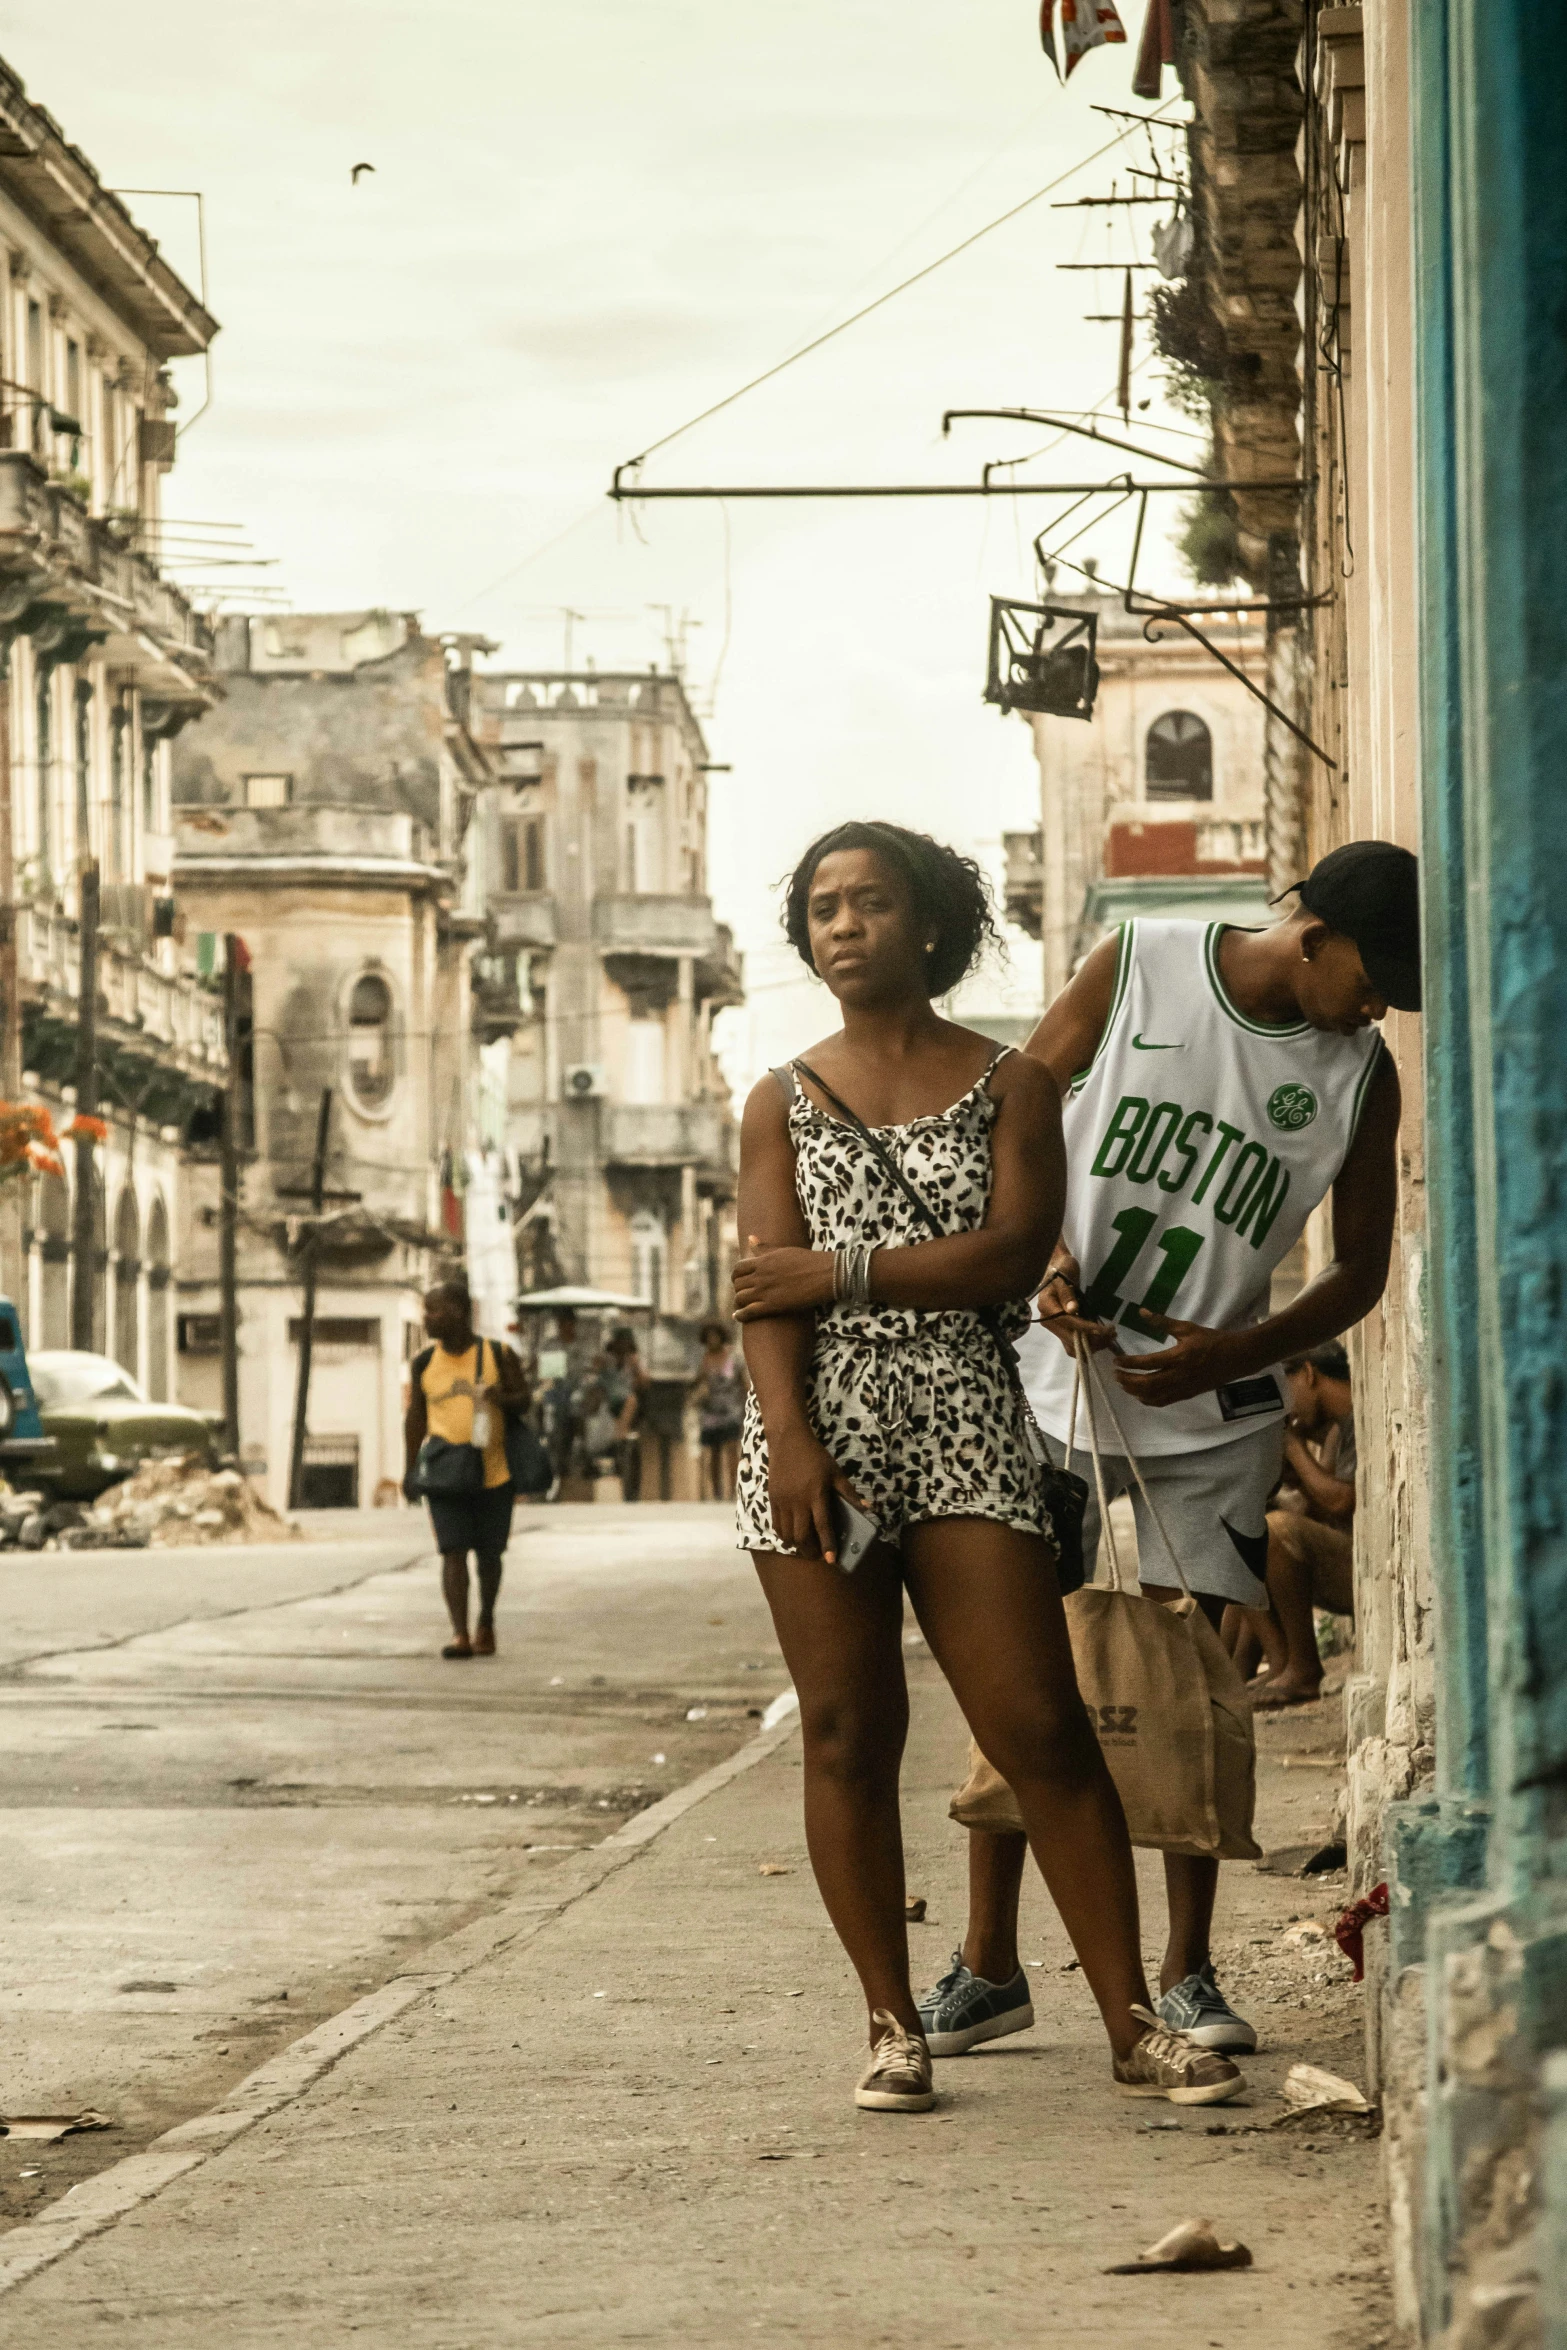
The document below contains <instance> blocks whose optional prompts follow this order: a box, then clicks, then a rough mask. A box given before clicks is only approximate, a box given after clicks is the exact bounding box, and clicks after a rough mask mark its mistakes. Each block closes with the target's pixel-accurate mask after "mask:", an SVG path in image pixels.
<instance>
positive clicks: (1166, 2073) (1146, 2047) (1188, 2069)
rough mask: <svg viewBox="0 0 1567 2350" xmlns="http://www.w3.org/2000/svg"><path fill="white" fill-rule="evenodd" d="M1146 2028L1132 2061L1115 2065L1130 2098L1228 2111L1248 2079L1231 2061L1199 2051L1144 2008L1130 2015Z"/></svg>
mask: <svg viewBox="0 0 1567 2350" xmlns="http://www.w3.org/2000/svg"><path fill="white" fill-rule="evenodd" d="M1132 2013H1133V2015H1135V2016H1136V2017H1137V2018H1138V2020H1139V2021H1140V2022H1142V2023H1145V2024H1146V2025H1147V2026H1148V2029H1147V2031H1146V2032H1145V2033H1144V2034H1143V2036H1142V2038H1141V2039H1140V2040H1139V2041H1138V2043H1137V2045H1136V2047H1135V2048H1134V2049H1133V2050H1132V2053H1131V2055H1130V2056H1118V2057H1117V2058H1116V2060H1115V2077H1116V2083H1117V2085H1118V2087H1120V2088H1121V2089H1122V2090H1123V2091H1124V2092H1125V2094H1126V2095H1127V2096H1128V2097H1168V2099H1169V2100H1170V2103H1171V2104H1172V2105H1227V2104H1228V2103H1229V2100H1230V2099H1231V2098H1232V2097H1238V2096H1239V2095H1240V2093H1241V2091H1242V2090H1243V2089H1244V2088H1245V2086H1246V2075H1245V2074H1244V2073H1243V2072H1242V2071H1241V2069H1240V2067H1239V2065H1235V2064H1231V2062H1230V2060H1229V2058H1228V2057H1227V2056H1216V2055H1215V2054H1214V2053H1213V2050H1212V2049H1211V2048H1199V2047H1198V2046H1197V2043H1196V2042H1195V2040H1188V2039H1187V2037H1186V2034H1185V2033H1184V2032H1172V2031H1171V2030H1170V2028H1169V2026H1168V2025H1167V2024H1162V2023H1161V2022H1160V2021H1159V2018H1158V2017H1157V2016H1156V2015H1154V2014H1153V2013H1152V2011H1151V2010H1150V2009H1148V2008H1146V2007H1134V2008H1133V2010H1132Z"/></svg>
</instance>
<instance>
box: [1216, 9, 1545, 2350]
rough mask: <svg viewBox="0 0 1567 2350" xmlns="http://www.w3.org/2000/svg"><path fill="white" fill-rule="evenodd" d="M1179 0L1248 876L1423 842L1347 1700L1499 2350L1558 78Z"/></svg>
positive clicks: (1359, 1769)
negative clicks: (1246, 797)
mask: <svg viewBox="0 0 1567 2350" xmlns="http://www.w3.org/2000/svg"><path fill="white" fill-rule="evenodd" d="M1175 13H1176V16H1177V18H1178V20H1179V33H1180V42H1179V46H1180V70H1181V77H1182V82H1183V86H1184V88H1185V90H1186V93H1187V94H1188V96H1189V97H1190V98H1191V100H1192V103H1193V106H1194V109H1195V115H1196V120H1195V123H1194V126H1193V130H1192V133H1191V137H1190V154H1191V165H1192V189H1191V200H1192V211H1193V217H1194V219H1195V221H1196V223H1197V228H1198V234H1197V240H1196V253H1195V257H1194V262H1193V269H1192V276H1191V281H1190V285H1189V288H1188V292H1189V295H1190V299H1189V301H1188V303H1187V304H1186V306H1185V308H1184V311H1182V312H1180V313H1178V314H1177V326H1178V328H1179V329H1180V331H1176V332H1174V333H1173V334H1172V335H1171V336H1170V338H1169V355H1170V356H1171V357H1172V358H1173V359H1174V360H1175V361H1176V362H1177V363H1178V364H1181V365H1183V366H1185V367H1186V368H1187V369H1188V370H1189V371H1190V373H1191V374H1192V375H1193V376H1194V377H1203V378H1206V380H1207V381H1208V382H1209V383H1210V385H1211V387H1212V407H1213V416H1214V427H1215V447H1216V452H1217V454H1218V458H1219V471H1220V472H1221V473H1222V474H1223V475H1224V476H1225V477H1229V478H1235V477H1244V476H1245V475H1246V473H1247V471H1248V469H1252V470H1253V471H1254V473H1255V475H1256V477H1257V478H1259V479H1260V478H1261V477H1262V475H1263V472H1264V469H1266V470H1267V472H1268V473H1269V474H1270V475H1271V474H1274V473H1275V472H1276V469H1277V468H1278V467H1279V466H1280V464H1281V461H1282V459H1283V458H1284V457H1285V456H1286V455H1287V453H1288V452H1289V449H1290V447H1291V445H1292V437H1293V441H1294V445H1295V446H1296V447H1298V453H1299V466H1300V471H1299V484H1300V486H1299V494H1298V505H1297V509H1296V515H1297V519H1296V520H1295V521H1294V522H1293V524H1292V523H1291V522H1290V521H1289V519H1288V518H1287V517H1286V516H1285V514H1284V513H1283V511H1282V509H1281V508H1280V507H1279V506H1278V505H1277V504H1276V503H1275V502H1274V500H1273V496H1272V494H1271V493H1270V494H1268V496H1266V497H1264V496H1263V495H1262V494H1261V493H1258V494H1256V495H1255V496H1254V495H1252V494H1250V493H1247V492H1244V491H1243V492H1241V493H1238V494H1237V496H1236V498H1235V510H1236V511H1235V522H1236V534H1235V536H1236V548H1235V552H1236V563H1237V567H1238V569H1239V571H1240V572H1241V574H1242V575H1243V576H1244V577H1245V578H1246V579H1247V580H1248V582H1249V583H1250V584H1251V586H1252V587H1253V589H1254V590H1256V591H1257V592H1259V593H1261V594H1263V595H1266V596H1267V597H1268V598H1269V599H1270V600H1271V601H1272V602H1273V604H1274V610H1273V611H1272V612H1271V613H1270V615H1269V626H1270V647H1271V657H1270V663H1269V677H1270V690H1271V691H1272V692H1273V695H1274V698H1275V699H1276V700H1278V701H1279V702H1280V703H1281V705H1282V706H1283V707H1285V708H1287V709H1288V710H1289V711H1290V712H1291V713H1292V715H1293V716H1294V717H1295V719H1296V720H1297V722H1298V723H1299V725H1300V726H1301V728H1302V730H1303V732H1304V733H1305V734H1306V735H1307V736H1308V737H1309V744H1308V745H1306V746H1301V745H1296V746H1295V747H1294V748H1293V749H1288V748H1287V747H1286V746H1285V744H1284V742H1283V739H1282V737H1281V736H1280V734H1279V732H1278V731H1277V730H1276V729H1275V731H1274V733H1273V735H1272V738H1271V758H1270V775H1269V786H1270V789H1269V803H1268V826H1269V836H1268V845H1269V858H1270V867H1271V871H1272V874H1273V877H1274V879H1275V882H1279V881H1282V880H1287V879H1289V878H1293V876H1294V874H1295V873H1296V872H1298V870H1299V869H1300V865H1301V863H1302V861H1304V862H1307V863H1309V862H1310V861H1311V859H1312V858H1314V857H1316V856H1320V855H1321V854H1322V853H1323V852H1324V851H1326V850H1328V849H1330V848H1332V847H1334V846H1335V845H1337V843H1339V842H1340V841H1342V840H1347V839H1353V838H1357V837H1381V838H1384V839H1394V840H1399V841H1402V842H1404V843H1405V844H1406V845H1407V846H1409V847H1411V848H1415V849H1418V850H1419V851H1420V852H1421V856H1422V876H1423V897H1424V924H1425V1011H1424V1016H1423V1020H1417V1019H1416V1018H1414V1017H1413V1016H1410V1015H1404V1014H1397V1013H1395V1014H1393V1015H1391V1016H1390V1018H1389V1020H1388V1022H1387V1024H1386V1028H1385V1031H1384V1034H1385V1037H1386V1041H1387V1043H1388V1046H1389V1049H1390V1050H1391V1051H1392V1053H1393V1055H1394V1058H1395V1061H1396V1063H1397V1066H1398V1071H1399V1076H1400V1081H1401V1084H1402V1088H1403V1095H1404V1124H1403V1132H1402V1137H1401V1146H1400V1161H1399V1192H1398V1227H1397V1237H1396V1245H1395V1251H1394V1259H1393V1269H1392V1274H1391V1278H1390V1280H1389V1283H1388V1288H1387V1292H1386V1294H1385V1296H1384V1298H1383V1300H1382V1303H1381V1305H1380V1307H1379V1308H1378V1309H1377V1311H1376V1312H1375V1313H1374V1314H1373V1315H1371V1316H1370V1317H1369V1318H1368V1320H1367V1321H1366V1323H1365V1324H1364V1325H1363V1327H1362V1328H1361V1330H1360V1331H1359V1332H1357V1333H1356V1335H1355V1339H1354V1344H1353V1365H1354V1374H1355V1386H1356V1410H1357V1419H1358V1433H1359V1448H1360V1490H1359V1508H1358V1511H1357V1517H1356V1615H1357V1648H1358V1657H1357V1664H1358V1671H1357V1674H1356V1677H1355V1678H1354V1680H1352V1682H1351V1683H1350V1685H1349V1689H1348V1692H1347V1721H1346V1732H1347V1739H1346V1744H1347V1756H1348V1795H1347V1810H1346V1818H1345V1828H1346V1834H1347V1841H1348V1847H1349V1858H1350V1867H1351V1883H1352V1889H1353V1891H1354V1892H1355V1893H1356V1894H1358V1895H1362V1896H1368V1897H1373V1898H1376V1899H1385V1900H1386V1903H1387V1923H1386V1926H1385V1928H1375V1929H1373V1930H1372V1931H1371V1932H1369V1933H1368V1937H1367V1955H1368V2001H1367V2025H1368V2049H1367V2055H1368V2068H1369V2071H1370V2075H1371V2084H1372V2087H1373V2089H1374V2091H1375V2092H1376V2093H1377V2094H1378V2095H1379V2096H1380V2098H1381V2100H1382V2105H1383V2110H1384V2115H1385V2123H1386V2128H1385V2136H1384V2145H1385V2149H1386V2154H1387V2181H1388V2191H1389V2208H1390V2213H1391V2219H1392V2250H1393V2271H1394V2288H1395V2308H1396V2315H1397V2320H1398V2329H1399V2337H1400V2339H1401V2340H1405V2341H1410V2342H1415V2341H1418V2342H1421V2343H1432V2344H1435V2343H1441V2344H1443V2345H1444V2346H1446V2350H1480V2346H1481V2345H1484V2346H1486V2350H1491V2346H1493V2345H1494V2346H1498V2350H1500V2346H1502V2345H1506V2346H1507V2350H1524V2345H1534V2344H1538V2343H1544V2342H1554V2341H1555V2340H1557V2339H1558V2338H1561V2335H1562V2327H1563V2318H1562V2309H1563V2291H1562V2286H1563V2279H1564V2277H1567V2159H1564V2156H1567V2122H1564V2115H1567V2053H1564V2051H1567V1967H1564V1965H1563V1950H1564V1947H1567V1945H1564V1941H1563V1933H1562V1923H1561V1921H1562V1917H1563V1914H1564V1911H1567V1891H1564V1884H1563V1879H1564V1865H1563V1860H1562V1853H1563V1849H1564V1846H1563V1839H1562V1834H1561V1821H1560V1817H1559V1814H1560V1791H1561V1787H1562V1785H1563V1783H1564V1778H1567V1696H1564V1689H1567V1648H1564V1646H1563V1643H1562V1640H1561V1637H1560V1626H1561V1622H1562V1618H1563V1614H1564V1612H1567V1569H1564V1564H1563V1551H1562V1543H1561V1535H1560V1528H1561V1525H1562V1523H1563V1520H1564V1515H1567V1470H1564V1467H1563V1463H1564V1461H1567V1441H1564V1439H1567V1430H1564V1428H1563V1426H1562V1420H1563V1410H1564V1405H1563V1395H1564V1389H1563V1384H1562V1379H1561V1299H1562V1296H1563V1294H1564V1291H1567V1211H1564V1203H1563V1201H1562V1198H1561V1178H1560V1170H1561V1167H1562V1165H1563V1164H1564V1163H1567V1098H1564V1079H1563V1075H1562V1062H1561V1052H1560V1035H1561V1029H1562V1023H1563V1020H1564V1018H1567V918H1564V915H1563V911H1562V901H1561V880H1560V876H1561V860H1562V847H1563V841H1562V824H1561V814H1560V810H1561V790H1560V775H1561V770H1562V761H1563V751H1564V743H1563V735H1564V722H1563V717H1562V710H1561V684H1560V681H1561V676H1562V671H1563V665H1564V663H1563V648H1562V644H1561V641H1560V640H1561V635H1562V620H1561V615H1562V613H1563V611H1564V610H1567V596H1564V580H1563V566H1564V558H1563V553H1562V550H1563V546H1564V544H1567V431H1564V427H1563V421H1562V419H1563V405H1562V400H1561V396H1560V392H1561V386H1560V373H1561V368H1560V328H1559V320H1560V316H1561V304H1562V297H1563V273H1564V269H1567V262H1564V259H1563V256H1564V254H1567V183H1564V178H1563V173H1562V169H1561V159H1562V155H1563V153H1564V152H1567V106H1564V101H1563V97H1562V93H1561V89H1560V85H1559V77H1555V76H1552V75H1550V74H1549V73H1547V72H1544V71H1542V70H1541V68H1542V57H1541V52H1540V47H1539V35H1540V25H1539V21H1538V19H1537V17H1536V16H1535V14H1534V12H1531V11H1529V10H1527V9H1525V8H1523V7H1522V6H1520V5H1518V4H1517V0H1497V4H1494V5H1488V6H1483V7H1482V6H1480V5H1479V4H1478V0H1430V4H1429V5H1417V4H1416V0H1365V5H1364V6H1363V7H1361V6H1352V7H1325V6H1320V5H1318V4H1317V0H1238V4H1237V0H1223V4H1222V5H1221V0H1184V5H1182V6H1180V7H1179V8H1178V9H1177V10H1176V12H1175ZM1183 320H1184V325H1182V323H1181V322H1182V321H1183ZM1286 351H1287V352H1288V354H1289V356H1290V358H1291V362H1292V367H1293V373H1294V382H1293V384H1291V383H1289V382H1288V381H1287V379H1286V377H1285V375H1284V373H1283V372H1282V371H1281V368H1280V364H1279V362H1280V358H1281V354H1283V353H1285V352H1286ZM1314 1242H1315V1247H1316V1251H1317V1257H1318V1261H1319V1262H1320V1261H1322V1259H1323V1257H1324V1255H1325V1253H1326V1252H1327V1250H1328V1249H1329V1248H1330V1246H1331V1236H1330V1234H1329V1233H1328V1232H1327V1230H1326V1229H1324V1228H1319V1229H1318V1230H1317V1231H1316V1233H1315V1235H1314Z"/></svg>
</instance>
